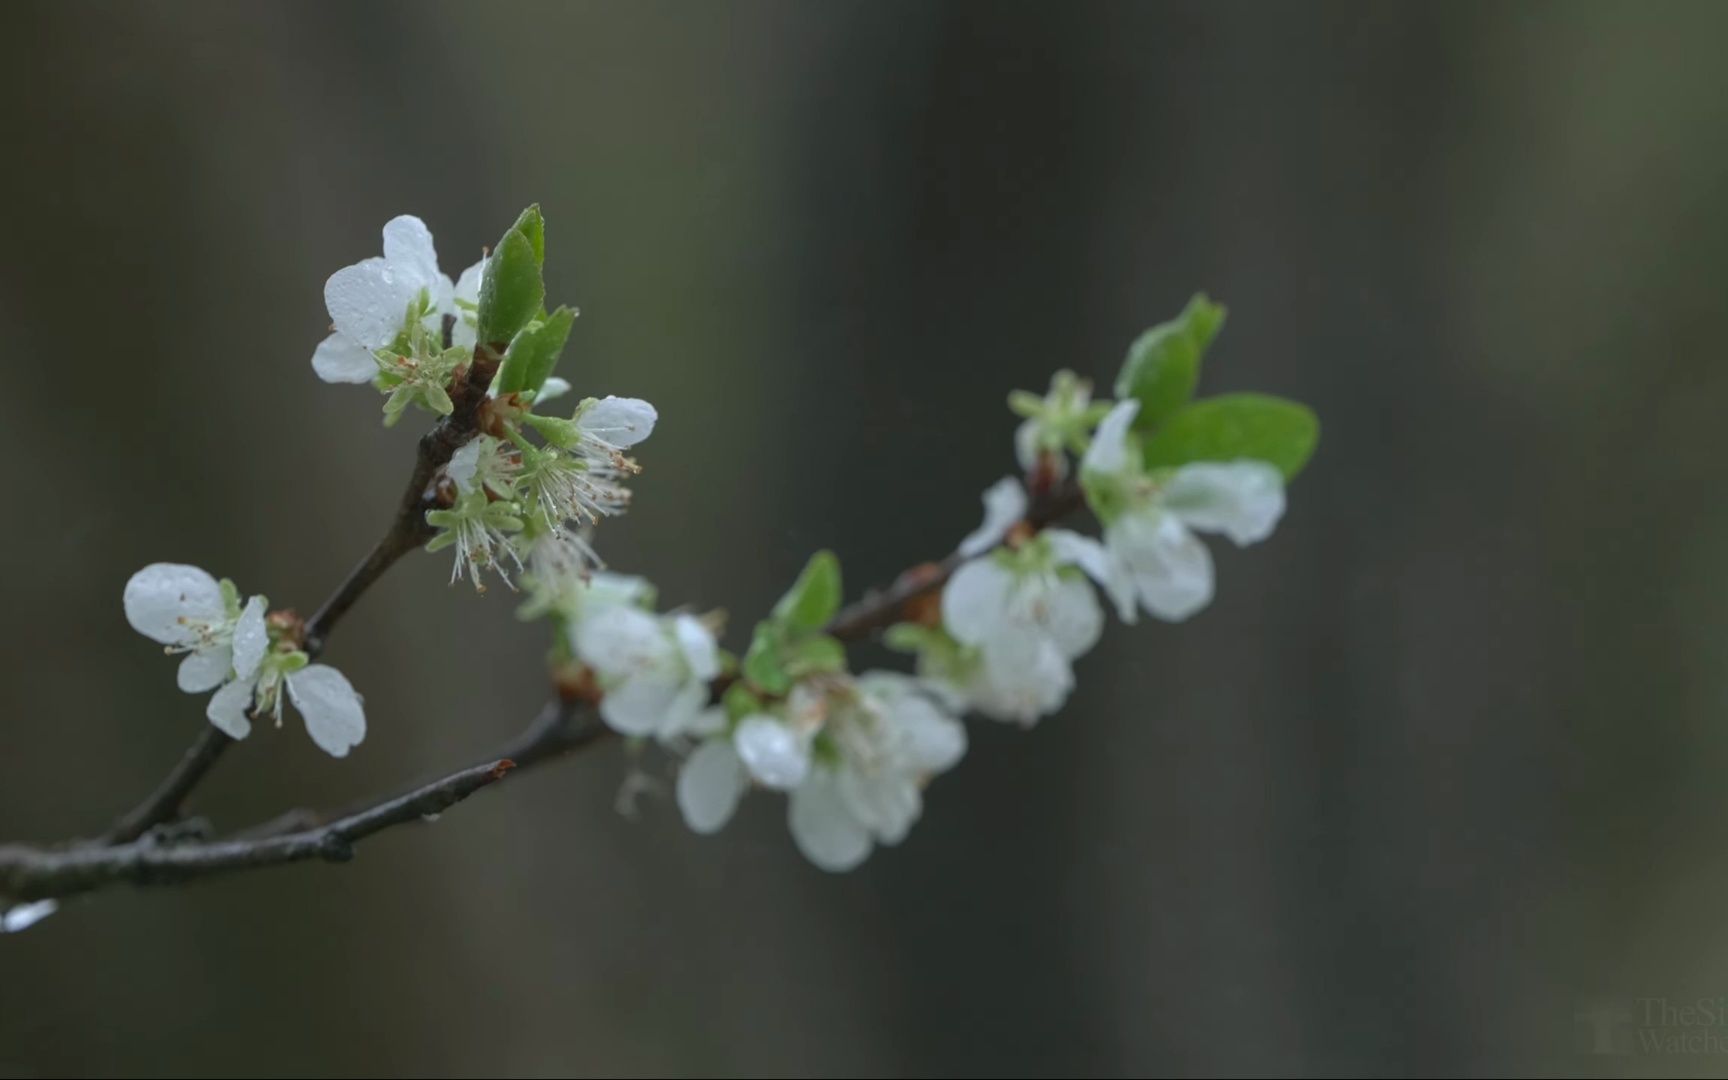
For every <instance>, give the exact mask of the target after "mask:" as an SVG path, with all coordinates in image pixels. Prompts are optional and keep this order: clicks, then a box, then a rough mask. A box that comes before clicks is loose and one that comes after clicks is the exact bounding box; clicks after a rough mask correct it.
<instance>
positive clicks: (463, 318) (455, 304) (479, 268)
mask: <svg viewBox="0 0 1728 1080" xmlns="http://www.w3.org/2000/svg"><path fill="white" fill-rule="evenodd" d="M485 273H486V260H485V259H484V258H483V259H481V260H480V261H479V262H477V263H475V264H474V265H473V266H470V267H469V268H468V269H466V270H464V271H462V276H461V277H459V278H457V279H456V285H455V286H454V288H453V290H452V292H451V297H450V299H451V305H450V306H451V309H452V310H454V311H455V312H456V326H455V328H454V329H453V330H452V331H451V334H450V343H451V344H452V345H454V346H456V347H457V348H459V349H472V348H473V347H474V344H475V341H476V338H477V335H476V334H475V332H474V316H475V314H476V311H475V309H476V308H478V307H479V306H480V279H481V277H483V276H484V275H485ZM548 381H550V380H548Z"/></svg>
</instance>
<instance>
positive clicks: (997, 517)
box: [958, 476, 1027, 559]
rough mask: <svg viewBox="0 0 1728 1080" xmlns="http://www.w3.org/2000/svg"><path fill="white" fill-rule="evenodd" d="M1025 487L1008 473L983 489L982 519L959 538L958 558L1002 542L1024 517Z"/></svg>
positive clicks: (980, 553) (970, 555)
mask: <svg viewBox="0 0 1728 1080" xmlns="http://www.w3.org/2000/svg"><path fill="white" fill-rule="evenodd" d="M1026 506H1027V500H1026V488H1025V487H1024V485H1022V484H1021V483H1020V481H1018V480H1016V479H1014V478H1013V477H1012V476H1004V477H1003V478H1002V479H1000V480H998V481H996V482H995V483H994V484H992V485H990V487H989V488H988V489H986V490H985V492H984V522H983V524H981V525H979V526H978V528H976V529H974V530H973V531H972V532H971V533H970V534H968V535H967V537H966V539H964V540H962V541H960V547H959V549H958V550H959V552H960V556H961V558H965V559H970V558H973V557H974V556H977V555H982V554H984V553H985V552H986V551H989V550H990V549H991V548H993V547H995V546H996V545H997V544H999V543H1001V542H1002V538H1003V537H1004V536H1007V535H1008V530H1009V529H1011V528H1013V527H1014V525H1015V523H1016V522H1018V521H1019V520H1020V519H1021V518H1023V517H1025V516H1026Z"/></svg>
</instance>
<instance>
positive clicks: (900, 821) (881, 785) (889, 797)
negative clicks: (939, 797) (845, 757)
mask: <svg viewBox="0 0 1728 1080" xmlns="http://www.w3.org/2000/svg"><path fill="white" fill-rule="evenodd" d="M836 783H837V786H838V787H839V789H840V798H841V799H842V800H843V801H844V802H845V804H846V809H847V810H848V811H850V812H851V815H852V816H853V817H854V818H856V819H857V820H858V822H859V823H860V824H862V825H863V826H864V827H865V828H866V829H868V830H870V832H871V833H872V834H873V835H874V837H875V839H876V840H878V841H880V842H881V843H884V844H898V843H899V842H900V841H902V840H904V839H906V834H907V833H908V832H910V831H911V829H912V826H913V824H914V823H916V822H917V820H918V818H919V816H920V815H922V814H923V812H924V800H923V798H922V797H921V796H920V795H919V794H918V785H917V783H916V782H914V780H913V778H912V777H910V776H906V775H905V774H903V773H882V774H867V773H864V772H861V771H859V770H857V769H841V770H840V773H839V775H838V776H837V777H836Z"/></svg>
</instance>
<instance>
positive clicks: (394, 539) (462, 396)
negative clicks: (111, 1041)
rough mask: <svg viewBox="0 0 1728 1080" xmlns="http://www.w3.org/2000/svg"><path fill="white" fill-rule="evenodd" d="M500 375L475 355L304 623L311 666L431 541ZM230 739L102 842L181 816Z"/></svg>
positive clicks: (218, 738)
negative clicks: (383, 521)
mask: <svg viewBox="0 0 1728 1080" xmlns="http://www.w3.org/2000/svg"><path fill="white" fill-rule="evenodd" d="M446 335H448V329H446ZM497 370H498V358H497V353H496V351H495V350H493V349H491V348H490V347H487V346H481V347H480V348H478V349H476V350H475V355H474V360H473V362H472V363H471V364H470V365H469V367H468V371H467V374H466V375H465V377H463V378H462V379H461V381H460V382H459V383H458V384H457V386H456V388H455V392H454V393H453V394H451V402H452V404H453V405H454V406H455V409H454V410H453V411H452V412H451V414H450V415H449V416H446V417H444V418H443V419H441V420H439V421H438V422H437V423H436V424H434V425H432V428H431V430H429V431H428V432H426V434H425V435H423V436H421V437H420V443H419V446H418V448H417V451H416V453H415V457H414V471H413V473H412V474H411V475H410V476H409V478H408V483H407V485H406V486H404V488H403V490H402V498H401V499H400V500H399V501H398V503H397V507H396V514H395V516H394V517H393V518H392V519H391V521H390V527H389V529H387V530H386V531H385V533H384V536H383V538H382V539H380V540H379V541H378V543H377V544H375V545H374V546H373V548H372V551H371V552H370V553H369V554H368V555H367V556H366V558H365V559H363V560H361V562H360V565H358V566H356V567H355V568H354V569H353V571H352V572H350V573H349V575H348V577H347V578H346V579H345V580H344V581H343V582H342V584H341V585H339V586H337V588H336V591H335V592H333V593H331V594H330V598H329V599H328V600H326V601H324V603H323V604H322V605H321V606H320V607H319V608H318V611H317V612H316V613H315V614H314V615H313V616H312V617H311V618H310V619H308V620H306V626H305V631H304V638H303V642H302V645H301V648H302V649H303V650H304V651H305V652H306V655H307V656H309V657H311V658H312V659H314V660H316V659H317V658H318V655H319V654H320V653H322V652H323V651H324V646H325V644H326V643H327V642H328V641H329V638H330V632H331V631H332V630H334V629H335V628H336V624H337V623H338V622H339V621H341V619H342V616H344V615H346V614H347V613H348V609H349V608H351V607H353V606H354V604H355V602H356V601H358V600H359V599H360V597H361V596H362V595H364V594H365V592H366V590H367V589H369V588H371V587H372V585H373V584H374V583H375V582H377V580H378V579H379V578H381V577H383V576H384V572H385V571H386V570H389V569H390V567H391V566H393V565H395V563H396V560H398V559H400V558H401V557H402V556H404V555H406V554H407V553H408V552H410V551H413V550H414V549H415V548H417V547H419V546H420V545H421V544H424V543H425V542H426V541H427V540H429V539H431V536H432V529H431V527H430V526H429V525H427V524H426V511H427V510H428V509H431V508H432V507H434V506H435V505H436V502H435V501H434V496H433V493H432V490H431V489H432V485H433V481H434V479H435V478H436V477H437V474H438V470H439V469H441V468H443V467H444V466H445V465H446V464H448V463H449V461H450V457H451V455H452V454H454V453H455V452H456V451H457V450H458V449H459V448H460V447H461V446H462V444H463V443H465V442H467V441H468V440H469V439H471V438H473V437H474V433H475V432H476V431H477V430H479V414H480V406H481V405H482V404H484V403H485V401H486V390H487V388H488V387H489V386H491V384H492V376H493V375H494V374H496V373H497ZM233 741H234V740H233V739H231V738H229V737H228V736H227V735H224V734H223V733H222V732H220V731H218V730H217V729H216V728H214V727H206V728H204V729H203V730H201V731H200V732H199V733H198V737H197V739H196V740H194V741H193V743H192V746H191V747H190V748H189V749H187V751H186V753H185V754H184V755H182V756H181V758H180V761H179V763H178V764H176V765H175V766H174V769H173V771H171V772H170V773H169V774H168V776H167V777H166V778H165V779H163V781H162V782H161V783H160V784H158V785H157V786H156V789H155V790H154V791H152V792H151V793H150V796H149V798H147V799H145V800H144V801H143V802H141V803H139V804H138V805H137V806H135V807H133V808H132V809H131V810H129V811H127V812H126V814H125V815H123V816H122V817H121V818H120V819H119V820H118V821H116V822H115V823H114V825H113V827H112V828H110V829H109V830H108V832H107V833H105V834H103V837H102V839H103V840H104V841H106V842H107V843H110V844H124V843H129V842H130V841H133V840H136V839H138V838H139V837H141V836H143V835H144V834H145V833H146V832H148V831H150V830H151V829H153V828H155V827H156V826H158V825H161V824H164V823H166V822H170V821H173V820H174V819H175V818H177V817H179V816H180V812H181V807H182V806H184V805H185V802H186V799H187V797H188V796H190V795H191V794H192V790H193V789H194V788H196V787H197V786H198V785H199V784H200V783H202V782H203V780H204V778H205V777H206V776H207V775H209V773H210V770H211V769H213V768H215V766H216V762H217V761H219V760H220V759H221V757H222V752H223V751H224V750H226V749H228V747H229V745H230V744H231V743H233Z"/></svg>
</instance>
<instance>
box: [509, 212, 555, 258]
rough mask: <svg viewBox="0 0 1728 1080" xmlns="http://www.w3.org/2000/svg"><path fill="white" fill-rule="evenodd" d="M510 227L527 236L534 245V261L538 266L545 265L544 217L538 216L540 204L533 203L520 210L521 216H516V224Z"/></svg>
mask: <svg viewBox="0 0 1728 1080" xmlns="http://www.w3.org/2000/svg"><path fill="white" fill-rule="evenodd" d="M510 227H511V228H512V229H516V230H518V231H519V232H521V234H522V235H523V236H526V237H527V238H528V242H529V243H530V244H533V245H534V262H535V263H536V264H538V265H540V266H545V265H546V219H545V218H543V217H541V216H540V204H539V203H535V204H534V205H533V206H530V207H529V208H528V209H526V210H524V211H522V216H521V217H519V218H517V219H516V224H514V225H512V226H510Z"/></svg>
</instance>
